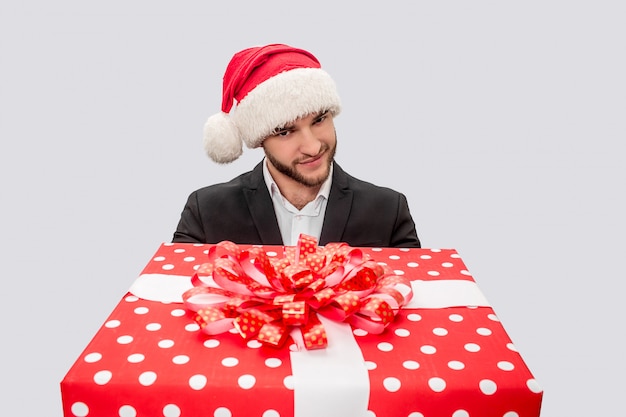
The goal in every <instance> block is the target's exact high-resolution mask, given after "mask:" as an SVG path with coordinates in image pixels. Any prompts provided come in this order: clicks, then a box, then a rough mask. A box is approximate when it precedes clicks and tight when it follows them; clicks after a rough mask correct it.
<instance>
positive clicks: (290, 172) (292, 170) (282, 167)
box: [265, 142, 337, 188]
mask: <svg viewBox="0 0 626 417" xmlns="http://www.w3.org/2000/svg"><path fill="white" fill-rule="evenodd" d="M324 152H327V154H328V155H327V163H326V172H325V173H324V174H322V175H320V176H318V177H313V178H311V177H306V176H304V175H302V174H301V173H299V172H298V169H297V168H298V163H299V162H300V161H304V160H306V159H309V158H308V157H306V158H301V159H298V160H295V161H293V162H292V163H291V165H286V164H283V163H282V162H280V161H279V160H278V159H276V157H275V156H274V155H272V154H271V153H269V152H268V151H267V150H266V151H265V156H266V157H267V159H268V160H269V161H270V162H271V163H272V165H273V166H274V167H275V168H276V169H277V170H278V172H280V173H281V174H283V175H285V176H287V177H289V178H291V179H292V180H294V181H296V182H297V183H299V184H302V185H304V186H306V187H311V188H313V187H319V186H320V185H322V184H323V183H324V181H326V179H327V178H328V175H329V173H330V165H331V164H332V163H333V160H334V159H335V153H336V152H337V142H335V144H334V145H333V147H332V148H331V147H330V146H329V145H327V144H323V146H322V149H321V150H320V153H324Z"/></svg>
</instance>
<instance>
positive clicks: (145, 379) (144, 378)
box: [139, 371, 157, 387]
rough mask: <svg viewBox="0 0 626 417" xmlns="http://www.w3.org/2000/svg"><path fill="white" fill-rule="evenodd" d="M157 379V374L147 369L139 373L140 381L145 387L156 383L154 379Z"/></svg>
mask: <svg viewBox="0 0 626 417" xmlns="http://www.w3.org/2000/svg"><path fill="white" fill-rule="evenodd" d="M156 379H157V374H156V373H155V372H152V371H146V372H144V373H142V374H141V375H139V383H140V384H141V385H143V386H144V387H147V386H150V385H152V384H154V381H156Z"/></svg>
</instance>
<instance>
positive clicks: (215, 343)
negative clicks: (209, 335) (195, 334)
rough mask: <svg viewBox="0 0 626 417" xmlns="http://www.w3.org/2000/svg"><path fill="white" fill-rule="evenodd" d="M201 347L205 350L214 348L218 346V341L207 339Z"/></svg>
mask: <svg viewBox="0 0 626 417" xmlns="http://www.w3.org/2000/svg"><path fill="white" fill-rule="evenodd" d="M203 345H204V347H207V348H216V347H218V346H219V345H220V341H219V340H217V339H208V340H205V341H204V343H203Z"/></svg>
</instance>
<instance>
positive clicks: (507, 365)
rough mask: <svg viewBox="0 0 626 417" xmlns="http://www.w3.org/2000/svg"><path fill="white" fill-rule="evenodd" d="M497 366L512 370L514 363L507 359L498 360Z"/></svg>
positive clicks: (504, 369)
mask: <svg viewBox="0 0 626 417" xmlns="http://www.w3.org/2000/svg"><path fill="white" fill-rule="evenodd" d="M498 368H500V369H502V370H503V371H512V370H513V369H515V365H513V364H512V363H511V362H508V361H500V362H498Z"/></svg>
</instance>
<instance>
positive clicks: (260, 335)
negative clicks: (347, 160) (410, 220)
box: [183, 234, 413, 349]
mask: <svg viewBox="0 0 626 417" xmlns="http://www.w3.org/2000/svg"><path fill="white" fill-rule="evenodd" d="M208 258H209V262H208V263H205V264H203V265H201V266H200V268H199V269H198V271H197V272H196V273H195V274H194V275H193V277H192V279H191V282H192V284H193V288H191V289H189V290H187V291H185V293H184V294H183V301H184V303H185V305H186V307H187V308H188V309H190V310H192V311H194V312H196V314H195V317H194V318H195V320H196V322H197V323H198V324H199V325H200V328H201V330H202V332H204V333H206V334H210V335H215V334H220V333H224V332H226V331H228V330H230V329H231V328H233V327H234V328H235V329H236V330H237V331H238V332H239V334H241V336H242V337H243V338H244V339H246V340H248V339H251V338H254V337H256V339H257V340H259V341H260V342H262V343H264V344H266V345H269V346H273V347H280V346H282V345H283V343H284V342H285V340H286V339H287V336H288V335H289V333H290V331H291V330H292V329H293V328H294V327H299V328H300V330H301V332H302V335H303V340H304V344H305V347H306V348H307V349H321V348H324V347H326V346H327V344H328V340H327V338H326V332H325V330H324V326H323V325H322V323H321V321H320V320H319V318H318V316H317V314H321V315H323V316H324V317H327V318H330V319H332V320H335V321H339V322H345V323H349V324H351V325H352V326H354V327H355V328H359V329H363V330H366V331H367V332H369V333H373V334H380V333H382V332H383V331H384V329H385V328H386V327H387V325H388V324H389V323H391V321H393V319H394V317H395V315H396V313H397V311H398V309H399V308H401V307H402V306H404V305H406V304H407V303H408V302H409V301H410V300H411V298H412V297H413V291H412V289H411V284H410V282H409V280H408V279H407V278H404V277H402V276H399V275H396V274H394V273H393V271H392V270H391V269H390V268H389V267H388V266H386V265H381V264H379V263H377V262H375V261H374V260H372V259H370V258H369V257H368V256H367V255H366V254H364V253H363V252H362V251H361V250H360V249H357V248H352V247H350V246H349V245H348V244H346V243H329V244H327V245H326V246H324V247H320V246H318V245H317V240H316V239H315V238H314V237H312V236H308V235H305V234H302V235H300V238H299V240H298V244H297V246H295V247H284V254H283V257H282V258H279V257H269V256H268V255H267V254H266V252H265V251H264V250H262V248H260V247H252V248H250V249H248V250H241V249H240V248H239V246H237V245H236V244H235V243H233V242H230V241H222V242H220V243H218V244H216V245H214V246H211V247H210V248H209V251H208ZM201 275H203V276H207V277H208V276H212V277H213V281H214V283H215V284H217V287H216V286H214V285H212V284H209V283H207V282H205V281H203V280H202V279H201V278H200V276H201Z"/></svg>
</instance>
